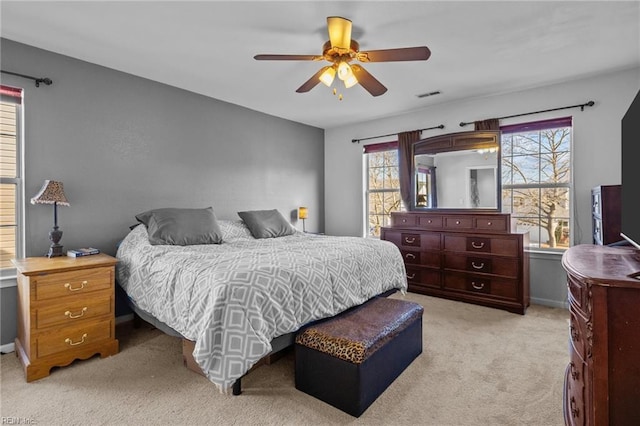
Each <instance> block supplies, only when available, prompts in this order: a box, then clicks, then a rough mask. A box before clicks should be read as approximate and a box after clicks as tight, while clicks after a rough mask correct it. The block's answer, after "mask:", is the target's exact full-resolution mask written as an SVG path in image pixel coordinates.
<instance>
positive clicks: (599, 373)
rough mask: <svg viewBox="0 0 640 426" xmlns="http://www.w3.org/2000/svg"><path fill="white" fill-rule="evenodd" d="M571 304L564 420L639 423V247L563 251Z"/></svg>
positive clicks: (587, 247) (601, 425)
mask: <svg viewBox="0 0 640 426" xmlns="http://www.w3.org/2000/svg"><path fill="white" fill-rule="evenodd" d="M562 265H563V266H564V268H565V269H566V271H567V289H568V296H569V304H570V311H571V316H570V324H569V342H570V344H569V365H568V366H567V369H566V374H565V381H564V401H563V402H564V404H563V406H564V419H565V423H566V424H567V425H580V426H582V425H597V426H606V425H638V424H640V405H639V402H640V315H638V308H639V307H640V280H638V279H635V278H632V277H631V276H630V275H631V274H633V273H638V272H640V251H637V250H633V249H629V248H622V247H615V248H613V247H602V246H596V245H588V244H585V245H579V246H575V247H572V248H570V249H569V250H567V251H566V252H565V253H564V255H563V257H562Z"/></svg>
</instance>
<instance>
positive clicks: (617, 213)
mask: <svg viewBox="0 0 640 426" xmlns="http://www.w3.org/2000/svg"><path fill="white" fill-rule="evenodd" d="M621 196H622V185H600V186H596V187H595V188H593V189H592V190H591V206H592V211H591V215H592V217H593V244H599V245H607V244H611V243H616V242H618V241H620V240H622V237H621V236H620V230H621V227H622V200H621Z"/></svg>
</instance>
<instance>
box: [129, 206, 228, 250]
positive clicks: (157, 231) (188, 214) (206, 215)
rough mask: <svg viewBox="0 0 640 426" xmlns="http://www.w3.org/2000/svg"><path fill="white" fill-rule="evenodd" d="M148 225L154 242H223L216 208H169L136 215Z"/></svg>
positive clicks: (184, 243) (171, 243)
mask: <svg viewBox="0 0 640 426" xmlns="http://www.w3.org/2000/svg"><path fill="white" fill-rule="evenodd" d="M136 219H138V220H139V221H140V222H142V223H144V224H145V225H146V226H147V231H148V233H149V243H151V244H153V245H179V246H187V245H196V244H220V243H222V231H221V230H220V226H219V225H218V221H217V220H216V216H215V214H214V213H213V208H212V207H207V208H205V209H178V208H166V209H156V210H150V211H148V212H144V213H141V214H139V215H137V216H136Z"/></svg>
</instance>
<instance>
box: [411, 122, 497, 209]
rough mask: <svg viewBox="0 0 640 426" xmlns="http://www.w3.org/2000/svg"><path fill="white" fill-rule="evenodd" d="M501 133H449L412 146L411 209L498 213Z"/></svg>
mask: <svg viewBox="0 0 640 426" xmlns="http://www.w3.org/2000/svg"><path fill="white" fill-rule="evenodd" d="M499 147H500V132H498V131H475V132H460V133H451V134H448V135H440V136H435V137H432V138H428V139H423V140H420V141H418V142H416V143H415V144H414V145H413V147H412V152H413V163H412V170H411V176H412V188H413V190H412V194H411V204H412V206H411V209H412V210H425V209H428V210H432V209H482V210H493V211H499V210H500V201H501V196H500V187H501V176H500V150H499Z"/></svg>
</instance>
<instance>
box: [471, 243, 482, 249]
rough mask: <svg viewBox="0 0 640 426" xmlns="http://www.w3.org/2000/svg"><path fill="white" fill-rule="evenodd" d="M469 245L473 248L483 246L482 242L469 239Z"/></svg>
mask: <svg viewBox="0 0 640 426" xmlns="http://www.w3.org/2000/svg"><path fill="white" fill-rule="evenodd" d="M471 247H473V248H474V249H481V248H482V247H484V243H476V242H475V241H471Z"/></svg>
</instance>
